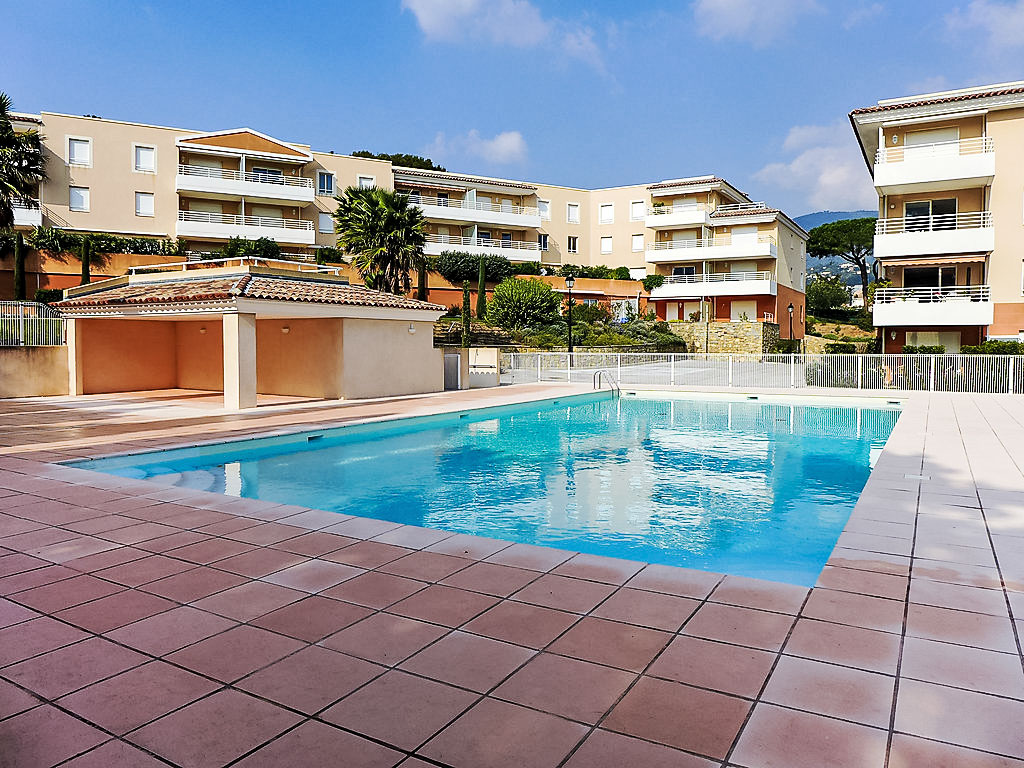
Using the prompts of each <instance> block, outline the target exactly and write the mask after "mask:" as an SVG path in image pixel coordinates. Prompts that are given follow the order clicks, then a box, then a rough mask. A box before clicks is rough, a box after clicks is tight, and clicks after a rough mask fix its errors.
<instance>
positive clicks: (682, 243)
mask: <svg viewBox="0 0 1024 768" xmlns="http://www.w3.org/2000/svg"><path fill="white" fill-rule="evenodd" d="M747 242H750V243H754V242H757V243H769V244H771V245H775V236H774V235H769V234H767V233H764V234H760V235H758V236H757V240H756V241H755V240H754V239H753V238H751V239H750V240H749V241H748V240H745V239H742V240H741V239H736V240H734V239H733V238H732V237H731V236H729V235H720V236H718V237H706V238H695V239H693V240H664V241H662V242H658V243H651V244H650V245H649V246H647V249H648V250H650V251H662V250H675V249H676V248H714V247H715V246H720V245H735V246H739V245H743V244H744V243H747Z"/></svg>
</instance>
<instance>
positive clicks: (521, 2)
mask: <svg viewBox="0 0 1024 768" xmlns="http://www.w3.org/2000/svg"><path fill="white" fill-rule="evenodd" d="M402 8H403V9H404V10H407V11H411V12H412V14H413V15H414V16H415V17H416V23H417V24H419V27H420V30H421V31H422V32H423V35H424V37H426V39H427V40H430V41H432V42H445V43H456V42H477V41H483V42H486V43H491V44H497V45H508V46H512V47H516V48H534V47H537V46H540V45H546V46H548V47H550V48H551V49H552V50H554V51H556V52H561V53H562V54H563V55H565V56H567V57H569V58H573V59H579V60H580V61H582V62H584V63H586V64H589V65H590V66H592V67H594V68H595V69H597V70H599V71H602V72H603V71H604V61H603V58H602V55H601V49H600V47H599V46H598V44H597V42H596V40H595V39H594V31H593V29H591V28H590V27H586V26H583V25H581V24H579V23H577V22H569V21H562V20H559V19H551V18H545V17H544V15H543V14H542V13H541V12H540V9H538V8H537V6H535V5H534V4H533V3H532V2H530V0H402Z"/></svg>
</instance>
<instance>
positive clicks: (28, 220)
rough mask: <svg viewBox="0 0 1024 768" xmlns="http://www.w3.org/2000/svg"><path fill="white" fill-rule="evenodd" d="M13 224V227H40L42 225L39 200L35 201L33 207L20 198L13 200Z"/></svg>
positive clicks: (41, 210) (41, 211)
mask: <svg viewBox="0 0 1024 768" xmlns="http://www.w3.org/2000/svg"><path fill="white" fill-rule="evenodd" d="M14 226H15V227H41V226H43V209H42V207H40V205H39V201H38V200H36V201H35V207H32V206H30V205H29V204H28V203H26V202H23V201H21V200H15V201H14Z"/></svg>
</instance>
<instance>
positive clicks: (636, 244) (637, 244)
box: [632, 235, 644, 253]
mask: <svg viewBox="0 0 1024 768" xmlns="http://www.w3.org/2000/svg"><path fill="white" fill-rule="evenodd" d="M632 247H633V253H636V252H637V251H642V250H643V249H644V236H643V235H633V237H632Z"/></svg>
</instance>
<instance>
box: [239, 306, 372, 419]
mask: <svg viewBox="0 0 1024 768" xmlns="http://www.w3.org/2000/svg"><path fill="white" fill-rule="evenodd" d="M344 322H348V321H343V320H341V319H339V318H315V319H313V318H309V319H288V320H257V321H256V391H257V392H260V393H262V394H270V395H299V396H302V397H323V398H329V399H336V398H340V397H342V396H343V390H342V386H341V385H342V324H343V323H344ZM285 328H287V329H288V330H287V333H285V332H284V329H285ZM368 353H369V354H373V355H376V354H377V353H378V350H369V351H368Z"/></svg>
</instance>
